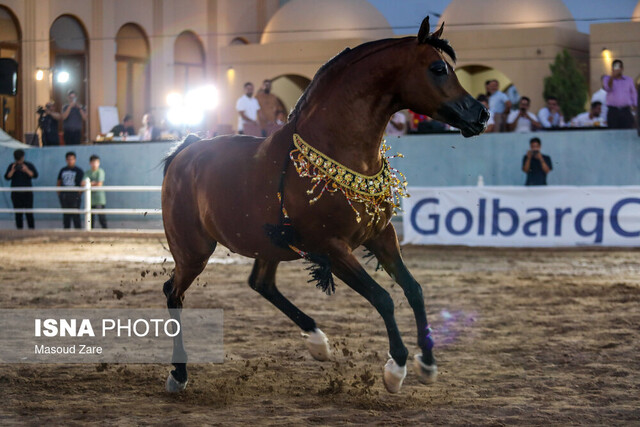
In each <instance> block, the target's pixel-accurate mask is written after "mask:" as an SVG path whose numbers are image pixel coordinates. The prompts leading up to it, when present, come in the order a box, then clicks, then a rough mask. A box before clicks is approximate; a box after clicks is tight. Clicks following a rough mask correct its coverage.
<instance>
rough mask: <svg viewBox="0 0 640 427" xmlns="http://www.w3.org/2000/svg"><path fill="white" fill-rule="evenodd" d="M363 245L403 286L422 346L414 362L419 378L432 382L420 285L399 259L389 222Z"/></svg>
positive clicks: (433, 366) (430, 345) (433, 365)
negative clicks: (420, 352)
mask: <svg viewBox="0 0 640 427" xmlns="http://www.w3.org/2000/svg"><path fill="white" fill-rule="evenodd" d="M365 246H366V247H367V248H368V249H369V250H370V251H371V252H373V254H374V255H375V256H376V258H377V259H378V261H380V264H381V265H382V267H383V268H384V269H385V271H386V272H387V273H388V274H389V275H390V276H391V278H392V279H393V280H395V281H396V283H398V285H400V287H402V289H403V290H404V294H405V296H406V297H407V300H408V301H409V305H410V306H411V308H412V309H413V314H414V316H415V318H416V325H417V328H418V346H419V347H420V350H422V355H416V357H415V361H414V365H415V367H416V369H417V371H418V374H419V377H420V379H421V381H423V382H425V383H432V382H434V381H435V379H436V376H437V373H438V370H437V366H436V360H435V358H434V357H433V338H432V337H431V329H430V328H429V324H428V323H427V314H426V311H425V307H424V297H423V296H422V287H421V286H420V284H419V283H418V282H417V281H416V280H415V279H414V278H413V276H412V275H411V273H410V272H409V270H408V269H407V267H406V265H405V264H404V261H403V260H402V255H401V254H400V245H399V244H398V239H397V237H396V231H395V229H394V228H393V226H391V225H389V226H387V228H386V229H385V230H384V231H383V232H382V233H381V234H380V235H378V236H377V237H375V238H374V239H371V240H370V241H368V242H366V243H365Z"/></svg>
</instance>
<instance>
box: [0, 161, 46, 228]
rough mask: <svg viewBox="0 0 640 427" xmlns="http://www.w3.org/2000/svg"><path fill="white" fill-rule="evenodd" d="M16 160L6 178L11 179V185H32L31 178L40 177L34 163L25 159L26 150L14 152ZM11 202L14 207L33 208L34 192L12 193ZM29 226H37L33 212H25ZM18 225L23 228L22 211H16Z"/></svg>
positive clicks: (10, 166) (8, 169)
mask: <svg viewBox="0 0 640 427" xmlns="http://www.w3.org/2000/svg"><path fill="white" fill-rule="evenodd" d="M13 158H14V159H15V162H13V163H11V164H10V165H9V167H8V168H7V172H6V173H5V174H4V179H6V180H11V187H31V186H32V185H31V179H35V178H37V177H38V171H37V170H36V167H35V166H33V164H32V163H29V162H25V161H24V151H23V150H16V151H14V152H13ZM11 202H13V208H14V209H33V193H32V192H31V191H24V192H23V191H20V192H12V193H11ZM24 216H25V217H27V226H28V227H29V228H34V227H35V222H34V220H33V214H32V213H25V214H24ZM16 227H17V228H18V230H21V229H22V227H23V222H22V212H20V213H18V212H16Z"/></svg>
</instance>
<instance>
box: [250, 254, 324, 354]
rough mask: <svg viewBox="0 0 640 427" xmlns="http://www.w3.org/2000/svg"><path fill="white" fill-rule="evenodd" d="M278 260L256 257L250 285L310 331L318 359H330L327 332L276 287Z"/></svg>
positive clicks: (310, 344)
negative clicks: (318, 326)
mask: <svg viewBox="0 0 640 427" xmlns="http://www.w3.org/2000/svg"><path fill="white" fill-rule="evenodd" d="M277 268H278V262H277V261H263V260H260V259H256V261H255V263H254V264H253V270H252V271H251V276H250V277H249V286H251V288H252V289H254V290H255V291H256V292H258V293H259V294H260V295H262V296H263V297H264V298H265V299H266V300H268V301H269V302H270V303H271V304H273V305H274V306H276V307H277V308H278V309H279V310H280V311H281V312H283V313H284V314H286V315H287V317H289V318H290V319H291V320H293V321H294V323H295V324H296V325H298V326H299V327H300V329H302V330H303V331H304V332H306V333H308V338H307V347H308V348H309V352H310V353H311V355H312V356H313V357H314V358H315V359H317V360H328V359H329V357H330V355H331V352H330V349H329V343H328V340H327V337H326V336H325V334H324V333H323V332H322V331H321V330H320V329H318V328H317V327H316V322H315V321H314V320H313V319H312V318H311V317H309V316H307V315H306V314H305V313H303V312H302V311H301V310H300V309H299V308H298V307H296V306H295V305H293V303H291V301H289V300H288V299H287V298H286V297H285V296H284V295H282V294H281V293H280V291H279V290H278V288H277V287H276V269H277Z"/></svg>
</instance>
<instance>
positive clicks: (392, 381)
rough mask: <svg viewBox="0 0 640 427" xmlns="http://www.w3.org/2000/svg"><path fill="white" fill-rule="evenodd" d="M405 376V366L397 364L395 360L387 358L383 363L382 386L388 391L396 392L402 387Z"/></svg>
mask: <svg viewBox="0 0 640 427" xmlns="http://www.w3.org/2000/svg"><path fill="white" fill-rule="evenodd" d="M406 376H407V366H406V365H405V366H398V364H397V363H396V361H395V360H393V359H389V360H388V361H387V364H386V365H384V376H383V382H384V386H385V388H386V389H387V391H388V392H389V393H397V392H399V391H400V387H402V381H404V377H406Z"/></svg>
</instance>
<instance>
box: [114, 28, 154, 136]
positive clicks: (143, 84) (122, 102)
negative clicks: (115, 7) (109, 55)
mask: <svg viewBox="0 0 640 427" xmlns="http://www.w3.org/2000/svg"><path fill="white" fill-rule="evenodd" d="M149 50H150V49H149V40H148V38H147V35H146V34H145V32H144V30H143V29H142V28H140V26H139V25H137V24H132V23H129V24H125V25H123V26H122V27H120V30H118V34H116V106H117V107H118V112H119V113H120V116H121V117H120V119H122V117H124V115H125V114H131V116H132V117H133V121H134V123H135V124H136V125H138V124H139V123H141V121H142V116H143V115H144V114H145V113H146V112H147V111H149V108H150V106H151V99H150V94H151V87H150V84H151V75H150V74H151V73H150V67H149Z"/></svg>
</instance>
